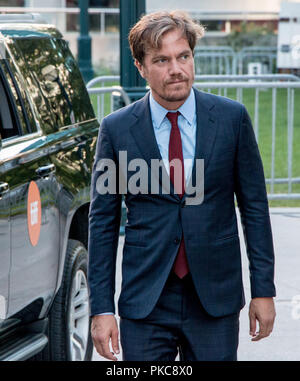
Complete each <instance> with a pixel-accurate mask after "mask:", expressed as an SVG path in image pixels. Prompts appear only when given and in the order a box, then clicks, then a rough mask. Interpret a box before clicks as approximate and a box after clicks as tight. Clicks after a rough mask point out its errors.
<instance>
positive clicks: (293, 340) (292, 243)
mask: <svg viewBox="0 0 300 381" xmlns="http://www.w3.org/2000/svg"><path fill="white" fill-rule="evenodd" d="M270 214H271V223H272V230H273V240H274V248H275V285H276V289H277V297H276V298H275V306H276V313H277V316H276V321H275V326H274V330H273V332H272V334H271V336H269V337H268V338H265V339H263V340H261V341H259V342H252V341H251V337H250V336H249V319H248V308H249V302H250V282H249V271H248V259H247V255H246V249H245V244H244V238H243V233H242V228H241V225H240V218H239V212H238V210H237V216H238V223H239V235H240V242H241V250H242V264H243V282H244V287H245V296H246V306H245V307H244V308H243V310H242V311H241V315H240V344H239V350H238V360H239V361H288V360H289V361H300V208H271V209H270ZM123 243H124V238H123V237H120V241H119V248H118V260H117V282H116V301H117V299H118V297H119V294H120V287H121V272H120V270H121V260H122V258H121V257H122V248H123ZM117 319H118V317H117ZM117 357H118V359H119V360H121V359H122V355H121V354H120V355H118V356H117ZM103 360H105V359H104V358H102V357H101V356H100V355H98V353H97V352H96V351H95V350H94V353H93V361H103Z"/></svg>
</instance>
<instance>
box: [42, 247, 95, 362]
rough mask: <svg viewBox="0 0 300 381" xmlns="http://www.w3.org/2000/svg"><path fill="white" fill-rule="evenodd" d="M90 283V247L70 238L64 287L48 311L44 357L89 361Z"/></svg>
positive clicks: (91, 349)
mask: <svg viewBox="0 0 300 381" xmlns="http://www.w3.org/2000/svg"><path fill="white" fill-rule="evenodd" d="M90 323H91V319H90V317H89V299H88V285H87V250H86V249H85V247H84V246H83V244H82V243H81V242H79V241H75V240H69V241H68V247H67V253H66V260H65V266H64V273H63V279H62V283H61V287H60V289H59V291H58V293H57V295H56V297H55V299H54V302H53V305H52V307H51V311H50V314H49V327H48V338H49V344H48V345H47V347H46V348H45V350H44V351H43V352H42V354H41V356H42V359H43V360H45V359H46V360H50V361H89V360H91V357H92V352H93V343H92V339H91V334H90Z"/></svg>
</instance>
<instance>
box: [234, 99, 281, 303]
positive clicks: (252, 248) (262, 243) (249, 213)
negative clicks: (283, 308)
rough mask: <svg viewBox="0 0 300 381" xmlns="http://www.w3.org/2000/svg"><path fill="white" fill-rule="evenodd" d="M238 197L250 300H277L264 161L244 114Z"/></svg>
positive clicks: (244, 109) (239, 139) (239, 147)
mask: <svg viewBox="0 0 300 381" xmlns="http://www.w3.org/2000/svg"><path fill="white" fill-rule="evenodd" d="M235 194H236V198H237V202H238V207H239V210H240V215H241V223H242V228H243V233H244V238H245V244H246V250H247V256H248V259H249V271H250V283H251V297H252V298H255V297H272V296H275V294H276V292H275V286H274V248H273V239H272V231H271V222H270V215H269V207H268V199H267V192H266V184H265V177H264V171H263V165H262V160H261V157H260V153H259V149H258V145H257V142H256V139H255V134H254V131H253V128H252V124H251V120H250V117H249V115H248V113H247V110H246V108H245V107H244V106H243V107H242V111H241V119H240V128H239V135H238V146H237V154H236V163H235Z"/></svg>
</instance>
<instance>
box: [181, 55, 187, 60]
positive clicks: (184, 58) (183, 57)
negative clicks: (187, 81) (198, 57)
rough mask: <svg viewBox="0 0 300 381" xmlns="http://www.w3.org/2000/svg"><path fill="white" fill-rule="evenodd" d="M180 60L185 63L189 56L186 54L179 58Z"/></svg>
mask: <svg viewBox="0 0 300 381" xmlns="http://www.w3.org/2000/svg"><path fill="white" fill-rule="evenodd" d="M181 58H182V59H183V60H184V61H186V60H187V59H188V58H189V55H188V54H185V55H184V56H181Z"/></svg>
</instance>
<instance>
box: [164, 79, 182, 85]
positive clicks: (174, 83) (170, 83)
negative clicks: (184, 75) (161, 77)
mask: <svg viewBox="0 0 300 381" xmlns="http://www.w3.org/2000/svg"><path fill="white" fill-rule="evenodd" d="M183 82H185V81H184V80H183V79H181V80H179V81H172V82H168V83H167V84H168V85H177V84H178V83H183Z"/></svg>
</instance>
